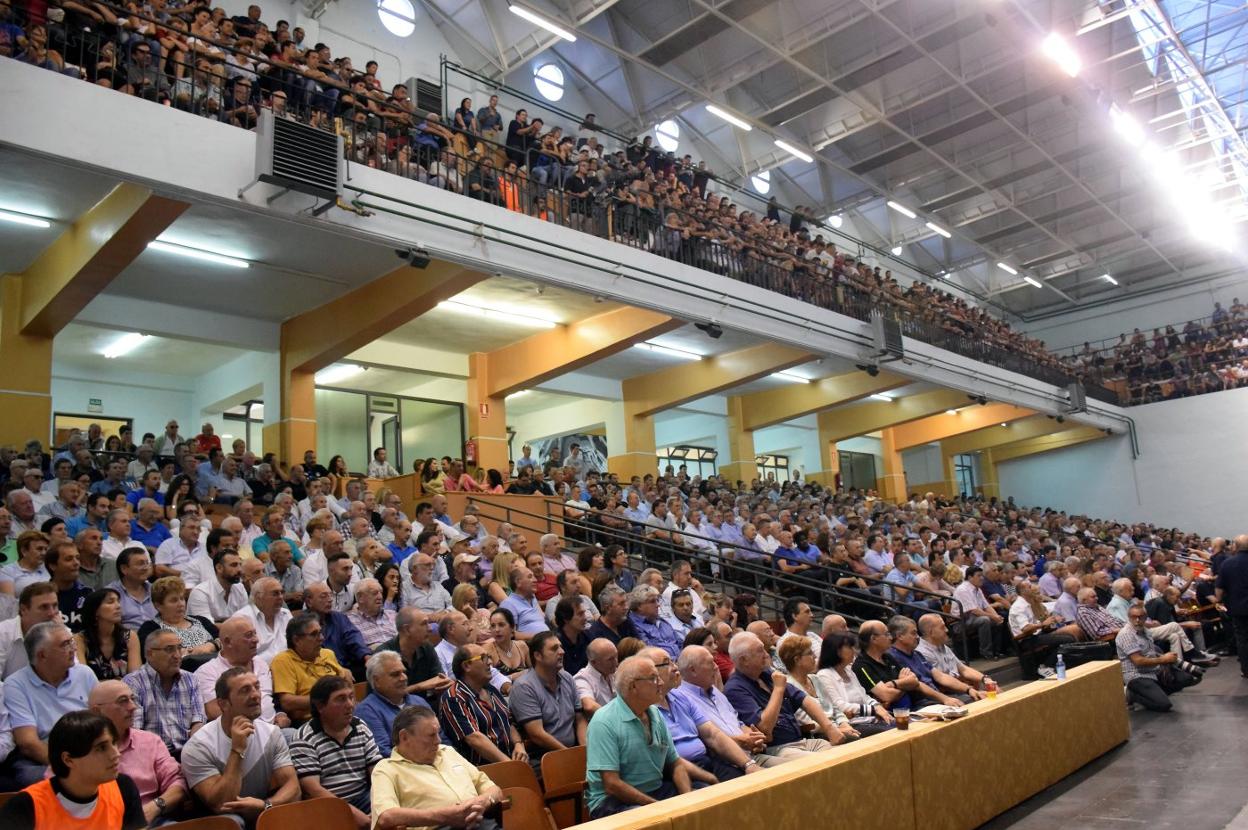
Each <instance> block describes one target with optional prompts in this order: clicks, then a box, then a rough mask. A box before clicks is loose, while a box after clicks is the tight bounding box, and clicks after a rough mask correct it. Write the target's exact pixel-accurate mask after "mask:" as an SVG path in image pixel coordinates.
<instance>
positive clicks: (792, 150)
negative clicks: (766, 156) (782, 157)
mask: <svg viewBox="0 0 1248 830" xmlns="http://www.w3.org/2000/svg"><path fill="white" fill-rule="evenodd" d="M776 146H777V147H779V148H780V149H781V150H783V151H784V152H786V153H788V154H789V155H791V156H797V157H798V158H799V159H801V160H802V161H804V162H806V163H807V164H810V163H811V162H812V161H814V160H815V157H814V156H812V155H811V154H810V153H807V152H805V151H803V150H799V149H797V148H796V147H794V146H793V145H792V144H790V143H788V142H787V141H783V140H781V139H779V138H777V139H776Z"/></svg>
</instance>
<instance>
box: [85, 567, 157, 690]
mask: <svg viewBox="0 0 1248 830" xmlns="http://www.w3.org/2000/svg"><path fill="white" fill-rule="evenodd" d="M82 617H83V625H82V630H81V631H79V632H78V633H77V634H75V635H74V647H75V649H76V650H77V652H78V662H79V663H81V664H82V665H84V666H88V667H90V669H91V671H93V672H95V677H96V679H97V680H120V679H121V678H122V677H125V676H126V675H127V674H129V673H130V672H132V671H136V670H137V669H138V668H139V666H140V665H141V664H142V662H143V661H142V657H141V653H140V649H139V636H138V635H137V634H136V633H135V632H133V631H131V630H129V629H127V628H126V627H125V626H124V624H123V622H124V621H123V619H122V612H121V597H120V595H119V594H118V593H117V592H116V591H114V590H113V589H112V588H103V589H101V590H98V591H92V592H91V594H90V596H88V597H87V601H86V602H85V603H83V606H82Z"/></svg>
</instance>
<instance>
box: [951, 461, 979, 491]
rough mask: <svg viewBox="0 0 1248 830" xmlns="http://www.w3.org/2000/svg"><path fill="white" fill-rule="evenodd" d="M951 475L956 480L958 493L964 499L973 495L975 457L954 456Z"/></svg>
mask: <svg viewBox="0 0 1248 830" xmlns="http://www.w3.org/2000/svg"><path fill="white" fill-rule="evenodd" d="M953 473H954V477H955V478H957V480H958V492H959V493H961V494H962V495H963V496H965V497H969V496H973V495H975V456H973V455H969V454H963V455H955V456H954V457H953Z"/></svg>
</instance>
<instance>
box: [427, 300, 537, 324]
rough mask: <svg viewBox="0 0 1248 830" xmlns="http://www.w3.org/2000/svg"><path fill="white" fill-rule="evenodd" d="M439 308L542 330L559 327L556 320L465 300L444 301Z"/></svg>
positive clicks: (439, 304)
mask: <svg viewBox="0 0 1248 830" xmlns="http://www.w3.org/2000/svg"><path fill="white" fill-rule="evenodd" d="M438 308H441V309H445V310H446V311H457V312H459V313H461V314H479V315H480V316H482V317H485V318H487V319H490V320H502V321H510V322H512V323H523V324H525V325H528V326H536V327H538V328H542V329H553V328H554V327H555V326H557V325H559V324H558V323H557V322H555V321H554V320H548V319H546V318H545V317H538V316H536V315H534V314H528V313H526V312H522V311H502V310H500V309H497V308H489V307H487V306H483V305H477V304H476V303H471V302H465V301H463V300H443V301H442V302H440V303H438Z"/></svg>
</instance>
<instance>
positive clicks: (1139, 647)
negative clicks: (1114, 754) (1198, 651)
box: [1114, 605, 1200, 712]
mask: <svg viewBox="0 0 1248 830" xmlns="http://www.w3.org/2000/svg"><path fill="white" fill-rule="evenodd" d="M1147 621H1148V612H1147V611H1146V610H1144V606H1142V605H1134V606H1132V607H1131V608H1130V609H1128V611H1127V625H1125V626H1123V628H1122V630H1121V631H1119V632H1118V635H1117V636H1116V637H1115V638H1114V646H1115V647H1116V649H1117V651H1118V660H1119V661H1120V662H1121V663H1122V678H1123V680H1124V681H1125V682H1126V684H1127V693H1128V700H1129V701H1130V702H1132V703H1139V704H1140V705H1142V706H1144V708H1146V709H1151V710H1152V711H1154V712H1169V711H1170V710H1171V709H1172V708H1173V706H1174V704H1172V703H1171V702H1170V695H1172V694H1174V693H1175V692H1180V691H1182V690H1183V689H1185V688H1187V687H1188V686H1194V685H1196V684H1197V683H1199V682H1200V677H1199V676H1194V675H1192V674H1190V673H1189V672H1186V671H1184V670H1183V669H1182V668H1179V666H1178V665H1177V664H1178V663H1180V661H1181V659H1182V658H1180V657H1179V655H1177V654H1175V653H1174V652H1167V653H1166V654H1161V653H1159V650H1158V648H1157V644H1156V643H1154V642H1153V638H1152V637H1151V636H1150V634H1149V631H1148V626H1147V625H1146V623H1147Z"/></svg>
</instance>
